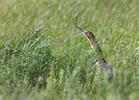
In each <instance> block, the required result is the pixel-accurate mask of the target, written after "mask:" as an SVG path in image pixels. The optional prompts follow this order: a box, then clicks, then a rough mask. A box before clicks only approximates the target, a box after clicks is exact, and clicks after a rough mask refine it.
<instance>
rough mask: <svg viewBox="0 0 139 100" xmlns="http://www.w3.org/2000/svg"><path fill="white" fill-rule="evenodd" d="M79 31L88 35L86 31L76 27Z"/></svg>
mask: <svg viewBox="0 0 139 100" xmlns="http://www.w3.org/2000/svg"><path fill="white" fill-rule="evenodd" d="M75 27H76V28H77V29H79V30H80V31H82V33H83V34H85V33H86V30H83V29H82V28H80V27H78V26H75Z"/></svg>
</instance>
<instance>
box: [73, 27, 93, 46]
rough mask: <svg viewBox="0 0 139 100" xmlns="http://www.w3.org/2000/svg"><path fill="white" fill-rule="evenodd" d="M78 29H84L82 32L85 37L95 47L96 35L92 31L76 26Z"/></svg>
mask: <svg viewBox="0 0 139 100" xmlns="http://www.w3.org/2000/svg"><path fill="white" fill-rule="evenodd" d="M76 28H77V29H79V30H80V31H82V33H83V34H84V35H85V37H86V38H87V39H88V40H89V42H90V44H91V47H92V48H94V43H95V36H94V35H93V33H91V32H90V31H86V30H83V29H82V28H80V27H78V26H76Z"/></svg>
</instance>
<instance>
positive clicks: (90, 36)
mask: <svg viewBox="0 0 139 100" xmlns="http://www.w3.org/2000/svg"><path fill="white" fill-rule="evenodd" d="M76 28H77V29H79V30H80V31H82V33H83V34H84V35H85V37H86V38H87V39H88V41H89V43H90V45H91V48H94V49H96V52H97V58H98V59H99V60H100V61H101V64H102V67H103V68H106V69H108V70H110V80H111V79H112V78H113V69H112V67H111V66H109V65H108V64H107V62H106V60H105V58H104V57H103V54H102V50H101V48H100V47H99V45H98V43H97V41H96V39H95V36H94V34H93V33H91V32H90V31H86V30H83V29H82V28H80V27H78V26H76Z"/></svg>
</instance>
